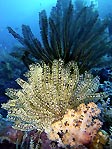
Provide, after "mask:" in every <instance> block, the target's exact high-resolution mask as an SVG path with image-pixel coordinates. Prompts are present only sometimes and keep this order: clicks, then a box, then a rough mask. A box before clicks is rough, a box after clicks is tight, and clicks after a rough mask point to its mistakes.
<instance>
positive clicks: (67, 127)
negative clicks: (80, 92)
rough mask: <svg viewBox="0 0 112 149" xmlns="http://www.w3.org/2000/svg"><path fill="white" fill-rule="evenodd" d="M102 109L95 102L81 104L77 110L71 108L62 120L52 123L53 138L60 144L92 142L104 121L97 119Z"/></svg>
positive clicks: (71, 144) (51, 133)
mask: <svg viewBox="0 0 112 149" xmlns="http://www.w3.org/2000/svg"><path fill="white" fill-rule="evenodd" d="M99 113H100V110H99V109H98V107H97V105H96V104H95V103H93V102H91V103H89V104H87V105H85V104H80V105H79V107H78V108H77V110H76V111H75V110H73V109H69V110H68V111H67V113H66V114H65V115H64V117H63V119H62V120H59V121H57V122H55V123H53V124H52V129H51V130H50V132H49V138H50V139H51V140H55V141H58V142H59V144H60V146H66V145H70V146H79V145H87V144H89V143H91V142H92V140H93V138H94V137H95V135H96V134H97V132H98V130H99V128H100V127H101V126H102V123H101V122H100V121H99V120H98V119H97V116H98V114H99Z"/></svg>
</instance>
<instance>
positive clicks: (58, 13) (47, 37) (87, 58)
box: [8, 0, 112, 72]
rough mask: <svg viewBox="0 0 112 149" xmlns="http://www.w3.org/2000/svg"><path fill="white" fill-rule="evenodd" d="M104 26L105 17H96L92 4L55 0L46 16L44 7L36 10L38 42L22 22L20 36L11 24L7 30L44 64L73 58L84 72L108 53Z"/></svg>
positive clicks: (98, 62)
mask: <svg viewBox="0 0 112 149" xmlns="http://www.w3.org/2000/svg"><path fill="white" fill-rule="evenodd" d="M80 5H81V6H80ZM107 25H108V19H100V18H99V14H98V11H97V10H96V9H95V8H94V6H93V5H90V6H86V5H84V4H83V5H82V4H81V3H78V5H77V4H76V3H75V4H73V3H72V1H71V0H68V1H66V0H57V3H56V6H55V7H52V9H51V12H50V15H49V17H47V14H46V11H45V10H42V11H41V12H40V13H39V26H40V34H41V37H42V43H41V42H40V41H39V40H38V39H37V38H36V37H35V36H34V34H33V33H32V31H31V29H30V27H29V26H27V25H22V34H23V37H21V36H20V35H19V34H17V33H16V32H15V31H14V30H13V29H12V28H11V27H8V31H9V33H11V34H12V35H13V36H14V38H16V39H17V40H18V41H19V42H20V43H21V44H22V45H23V46H25V47H26V48H27V50H28V52H29V54H31V55H32V56H33V57H34V58H36V59H38V60H44V62H46V63H52V61H53V60H54V59H59V58H61V59H63V60H64V62H65V63H68V62H69V61H71V60H74V61H76V62H77V64H78V65H79V68H80V71H81V72H84V71H85V70H89V69H91V68H93V67H94V66H98V65H99V64H100V63H101V61H100V59H101V58H102V56H104V55H106V54H109V52H111V46H112V43H111V41H110V40H109V37H108V36H109V34H108V32H107ZM26 57H27V56H26Z"/></svg>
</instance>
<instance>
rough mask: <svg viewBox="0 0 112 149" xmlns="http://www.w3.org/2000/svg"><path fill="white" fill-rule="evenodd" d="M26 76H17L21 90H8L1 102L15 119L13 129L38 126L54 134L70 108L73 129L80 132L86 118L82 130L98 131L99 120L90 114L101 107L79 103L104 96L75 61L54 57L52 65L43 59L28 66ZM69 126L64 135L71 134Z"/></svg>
mask: <svg viewBox="0 0 112 149" xmlns="http://www.w3.org/2000/svg"><path fill="white" fill-rule="evenodd" d="M25 76H26V77H27V78H28V80H27V81H24V80H22V79H20V78H19V79H17V83H18V84H19V85H20V86H21V88H22V89H19V90H15V89H8V91H7V93H6V94H7V95H8V96H9V97H10V98H11V99H12V100H9V102H8V103H6V104H2V108H4V109H6V110H8V118H9V119H10V120H11V121H13V122H14V126H13V127H14V128H15V129H19V130H22V131H28V130H32V129H39V130H42V131H43V130H44V131H46V132H47V133H49V134H51V133H53V132H52V131H53V128H52V127H54V125H55V124H57V123H60V122H62V121H63V120H64V119H65V116H66V115H67V111H69V112H70V111H71V112H72V113H71V119H70V117H68V121H69V123H72V122H73V120H74V122H73V123H74V124H73V125H72V128H73V127H74V128H73V130H74V129H75V128H76V129H77V128H78V129H77V130H80V131H79V132H81V131H82V129H83V128H82V124H84V123H83V122H84V121H85V122H89V123H88V124H89V126H86V125H85V129H83V130H84V132H85V131H86V129H90V130H88V132H89V131H91V130H93V131H94V130H95V131H94V132H93V131H91V135H92V134H94V133H95V134H96V133H97V130H99V128H100V127H101V122H100V121H99V120H98V119H96V122H95V120H94V122H93V120H92V119H93V118H94V116H93V114H92V113H94V114H95V113H97V114H96V115H95V116H96V117H97V115H98V114H99V113H100V110H99V109H98V108H97V105H96V104H95V103H89V104H88V105H87V106H86V105H85V104H81V103H84V102H89V101H93V100H94V99H101V98H104V97H106V96H107V95H106V93H96V91H97V90H98V87H99V77H98V76H96V77H95V78H93V76H92V75H91V74H89V73H88V72H85V74H84V75H80V74H79V69H78V66H77V64H76V63H74V62H73V61H71V62H69V63H68V64H66V65H65V64H64V62H63V60H61V59H59V60H54V61H53V63H52V66H49V65H47V64H45V63H44V62H42V63H41V64H38V63H37V64H34V65H31V66H30V70H29V72H28V73H26V75H25ZM80 104H81V105H80ZM79 105H80V106H79ZM89 105H93V107H91V108H90V107H89ZM78 106H79V107H78ZM77 107H78V109H80V110H78V109H77ZM76 109H77V110H76ZM75 110H76V111H75ZM82 111H83V112H82ZM97 111H98V112H97ZM81 112H82V113H83V114H81ZM80 116H82V119H81V117H80ZM72 118H73V119H72ZM83 120H84V121H83ZM64 122H65V120H64ZM81 123H82V124H81ZM77 125H78V126H77ZM70 126H71V124H70ZM67 127H69V126H67ZM86 127H87V128H86ZM58 129H64V127H61V126H60V128H58ZM70 129H71V127H70V128H68V130H69V131H68V132H64V134H66V133H71V130H70ZM60 131H61V130H60ZM56 133H57V132H56ZM86 135H88V133H87V134H86ZM91 135H90V136H89V137H91ZM63 138H64V135H63ZM75 138H77V137H75ZM91 138H92V137H91ZM90 140H91V139H90ZM90 140H89V142H90ZM68 143H69V141H68ZM82 144H83V143H82Z"/></svg>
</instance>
